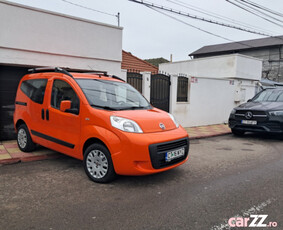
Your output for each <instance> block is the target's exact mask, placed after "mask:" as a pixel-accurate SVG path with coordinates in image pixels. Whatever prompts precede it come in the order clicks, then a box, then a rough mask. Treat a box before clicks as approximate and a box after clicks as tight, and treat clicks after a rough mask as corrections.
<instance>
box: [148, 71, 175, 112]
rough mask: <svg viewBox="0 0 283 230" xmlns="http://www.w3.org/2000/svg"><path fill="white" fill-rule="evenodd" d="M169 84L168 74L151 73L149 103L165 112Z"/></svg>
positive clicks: (167, 105)
mask: <svg viewBox="0 0 283 230" xmlns="http://www.w3.org/2000/svg"><path fill="white" fill-rule="evenodd" d="M170 84H171V82H170V76H167V75H164V74H154V75H151V86H150V103H151V104H152V105H153V106H154V107H156V108H159V109H162V110H164V111H166V112H169V101H170V100H169V98H170Z"/></svg>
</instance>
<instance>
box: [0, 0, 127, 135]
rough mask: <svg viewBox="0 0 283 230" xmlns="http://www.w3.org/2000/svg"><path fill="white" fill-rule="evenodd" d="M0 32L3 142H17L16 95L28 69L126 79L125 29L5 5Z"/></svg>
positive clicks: (0, 129)
mask: <svg viewBox="0 0 283 230" xmlns="http://www.w3.org/2000/svg"><path fill="white" fill-rule="evenodd" d="M0 29H1V33H0V114H1V116H0V140H1V139H9V138H13V137H14V132H13V122H12V115H13V110H14V100H15V94H16V89H17V86H18V82H19V80H20V78H21V77H22V76H23V75H24V74H25V73H26V72H27V69H29V68H31V67H37V66H60V67H71V68H75V69H83V70H96V71H107V72H108V73H109V74H115V75H121V61H122V32H123V28H121V27H117V26H112V25H107V24H102V23H99V22H94V21H90V20H86V19H82V18H77V17H73V16H69V15H64V14H59V13H54V12H50V11H46V10H42V9H37V8H32V7H27V6H24V5H19V4H16V3H11V2H8V1H3V0H0ZM123 74H124V75H125V73H123Z"/></svg>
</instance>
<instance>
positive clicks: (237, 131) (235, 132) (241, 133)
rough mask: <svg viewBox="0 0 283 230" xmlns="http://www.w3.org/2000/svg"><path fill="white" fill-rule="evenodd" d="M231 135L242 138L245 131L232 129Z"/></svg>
mask: <svg viewBox="0 0 283 230" xmlns="http://www.w3.org/2000/svg"><path fill="white" fill-rule="evenodd" d="M232 133H233V134H234V135H235V136H243V135H244V134H245V131H243V130H237V129H232Z"/></svg>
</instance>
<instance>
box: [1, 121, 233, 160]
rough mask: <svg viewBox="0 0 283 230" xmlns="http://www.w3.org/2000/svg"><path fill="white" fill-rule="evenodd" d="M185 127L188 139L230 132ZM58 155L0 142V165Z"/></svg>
mask: <svg viewBox="0 0 283 230" xmlns="http://www.w3.org/2000/svg"><path fill="white" fill-rule="evenodd" d="M185 129H186V131H187V132H188V133H189V136H190V139H200V138H206V137H214V136H220V135H224V134H228V133H231V131H230V129H229V127H228V126H227V125H224V124H221V125H209V126H199V127H192V128H185ZM59 156H60V154H59V153H56V152H55V151H53V150H49V149H46V148H44V147H37V148H36V150H35V151H33V152H31V153H24V152H22V151H20V150H19V148H18V145H17V141H16V140H12V141H2V142H0V165H1V164H13V163H19V162H28V161H38V160H45V159H50V158H56V157H59Z"/></svg>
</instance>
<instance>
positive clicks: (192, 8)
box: [165, 0, 274, 33]
mask: <svg viewBox="0 0 283 230" xmlns="http://www.w3.org/2000/svg"><path fill="white" fill-rule="evenodd" d="M165 1H167V2H171V3H173V4H176V5H179V6H182V7H185V8H187V9H190V10H193V11H196V12H199V13H201V14H204V15H207V16H211V17H214V18H217V19H221V20H224V21H226V22H231V23H234V24H237V25H240V26H245V27H247V28H250V29H256V30H260V31H261V32H264V33H274V32H273V31H269V30H266V29H262V28H260V27H257V26H253V25H250V24H247V23H244V22H240V21H237V20H235V19H232V18H228V17H225V16H223V15H220V14H216V13H214V12H211V11H207V10H204V9H202V8H199V7H196V6H193V5H191V4H188V3H186V2H183V1H180V0H165Z"/></svg>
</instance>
